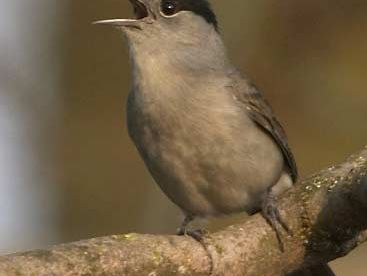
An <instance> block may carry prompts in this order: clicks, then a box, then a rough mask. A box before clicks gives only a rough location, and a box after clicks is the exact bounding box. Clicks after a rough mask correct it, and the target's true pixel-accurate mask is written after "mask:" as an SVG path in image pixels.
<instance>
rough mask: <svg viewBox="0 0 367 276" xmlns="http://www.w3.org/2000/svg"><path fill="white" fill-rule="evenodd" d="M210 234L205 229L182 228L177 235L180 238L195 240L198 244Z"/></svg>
mask: <svg viewBox="0 0 367 276" xmlns="http://www.w3.org/2000/svg"><path fill="white" fill-rule="evenodd" d="M206 234H208V231H207V230H205V229H195V230H194V229H184V228H180V229H178V231H177V235H179V236H189V237H192V238H193V239H195V240H196V241H198V242H201V241H202V240H203V237H204V236H205V235H206Z"/></svg>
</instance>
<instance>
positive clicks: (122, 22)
mask: <svg viewBox="0 0 367 276" xmlns="http://www.w3.org/2000/svg"><path fill="white" fill-rule="evenodd" d="M138 23H139V20H136V19H107V20H99V21H95V22H93V24H104V25H111V26H115V27H139V24H138Z"/></svg>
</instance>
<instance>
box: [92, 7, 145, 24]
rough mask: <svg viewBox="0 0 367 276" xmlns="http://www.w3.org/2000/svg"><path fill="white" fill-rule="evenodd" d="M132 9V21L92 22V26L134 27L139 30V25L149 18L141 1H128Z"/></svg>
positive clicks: (110, 20) (109, 20)
mask: <svg viewBox="0 0 367 276" xmlns="http://www.w3.org/2000/svg"><path fill="white" fill-rule="evenodd" d="M130 2H131V4H132V6H133V8H134V15H135V18H134V19H108V20H99V21H95V22H93V24H103V25H110V26H114V27H134V28H139V29H140V23H141V22H142V21H143V19H145V18H147V17H148V16H149V13H148V9H147V7H146V6H145V4H144V3H143V2H142V0H130Z"/></svg>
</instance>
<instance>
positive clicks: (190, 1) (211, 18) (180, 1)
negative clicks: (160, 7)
mask: <svg viewBox="0 0 367 276" xmlns="http://www.w3.org/2000/svg"><path fill="white" fill-rule="evenodd" d="M167 2H168V3H174V4H175V6H176V7H177V10H179V11H191V12H193V13H195V14H197V15H199V16H201V17H203V18H204V19H205V20H206V21H207V22H208V23H210V24H213V26H214V28H215V29H216V30H218V21H217V18H216V16H215V14H214V12H213V10H212V8H211V5H210V3H209V2H208V1H207V0H162V4H164V3H167Z"/></svg>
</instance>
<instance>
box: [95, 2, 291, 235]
mask: <svg viewBox="0 0 367 276" xmlns="http://www.w3.org/2000/svg"><path fill="white" fill-rule="evenodd" d="M131 2H132V3H133V5H134V7H135V13H136V15H137V19H136V20H120V19H118V20H109V21H100V22H99V23H106V24H113V25H115V26H117V27H119V28H120V29H121V30H122V31H123V33H124V34H125V35H126V37H127V40H128V44H129V49H130V56H131V63H132V67H133V86H132V90H131V93H130V95H129V98H128V102H127V115H128V129H129V133H130V136H131V138H132V140H133V141H134V143H135V145H136V147H137V149H138V151H139V153H140V154H141V156H142V158H143V160H144V162H145V164H146V165H147V168H148V169H149V171H150V172H151V174H152V176H153V177H154V179H155V181H156V182H157V184H158V185H159V186H160V187H161V189H162V190H163V191H164V192H165V194H166V195H167V196H168V197H169V198H170V199H171V200H172V201H173V202H174V203H175V204H177V205H178V206H179V207H180V208H181V209H182V210H183V212H184V213H185V214H186V216H187V219H186V220H185V222H184V224H183V227H182V229H181V230H182V231H183V232H185V231H186V226H187V223H188V222H190V220H191V219H193V218H194V217H206V216H216V215H223V214H231V213H235V212H247V213H249V214H253V213H254V212H257V211H260V210H262V212H263V214H264V216H265V217H266V218H267V220H268V222H269V223H270V224H271V225H272V227H273V228H274V230H276V232H277V234H278V238H279V228H278V226H277V225H276V223H275V220H280V217H279V213H278V212H277V209H276V208H275V205H274V201H273V200H274V198H275V197H276V196H277V195H279V194H281V193H282V192H284V191H285V190H286V189H288V188H290V187H291V186H292V184H293V182H295V181H296V180H297V167H296V163H295V160H294V157H293V155H292V152H291V150H290V148H289V146H288V142H287V138H286V135H285V132H284V130H283V128H282V127H281V125H280V123H279V122H278V121H277V119H276V118H275V116H274V114H273V111H272V109H271V108H270V106H269V105H268V103H267V102H266V101H265V99H264V98H263V96H262V94H261V93H260V92H259V91H258V90H257V89H256V88H255V87H254V86H253V85H252V84H251V83H250V82H249V81H248V80H247V79H246V78H245V77H243V76H242V75H241V74H240V73H239V72H238V71H237V70H236V69H235V68H234V67H233V65H232V64H231V62H230V61H229V59H228V58H227V53H226V50H225V47H224V45H223V42H222V39H221V37H220V34H219V32H218V28H217V21H216V19H215V15H214V13H213V12H212V11H211V9H210V5H209V4H208V2H207V1H204V0H195V1H193V0H131ZM142 15H143V16H142ZM280 222H281V221H280ZM285 227H286V226H285Z"/></svg>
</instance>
